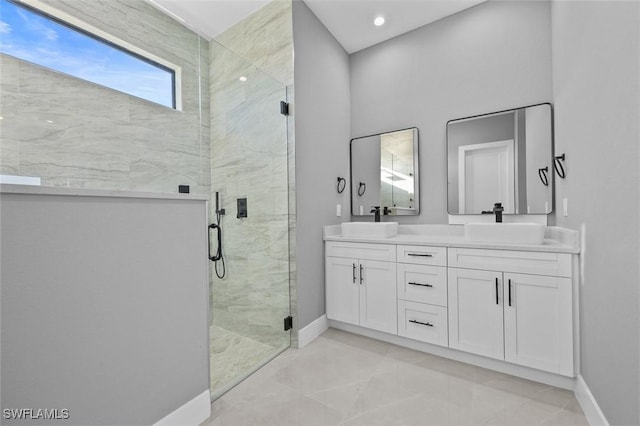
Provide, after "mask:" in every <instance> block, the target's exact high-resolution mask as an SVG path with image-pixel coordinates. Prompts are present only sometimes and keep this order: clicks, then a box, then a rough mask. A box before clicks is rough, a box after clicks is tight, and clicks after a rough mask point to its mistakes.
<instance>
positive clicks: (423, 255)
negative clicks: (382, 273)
mask: <svg viewBox="0 0 640 426" xmlns="http://www.w3.org/2000/svg"><path fill="white" fill-rule="evenodd" d="M407 256H419V257H433V255H432V254H426V253H407Z"/></svg>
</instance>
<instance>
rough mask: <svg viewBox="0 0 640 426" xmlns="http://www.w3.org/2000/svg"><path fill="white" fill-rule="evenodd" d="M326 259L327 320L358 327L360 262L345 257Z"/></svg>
mask: <svg viewBox="0 0 640 426" xmlns="http://www.w3.org/2000/svg"><path fill="white" fill-rule="evenodd" d="M326 259H327V260H326V270H325V273H326V274H325V280H326V286H325V287H326V292H327V294H326V309H327V318H329V319H333V320H337V321H342V322H346V323H349V324H355V325H358V324H359V310H360V307H359V298H360V285H359V283H358V282H359V280H358V261H357V260H356V259H348V258H343V257H327V258H326Z"/></svg>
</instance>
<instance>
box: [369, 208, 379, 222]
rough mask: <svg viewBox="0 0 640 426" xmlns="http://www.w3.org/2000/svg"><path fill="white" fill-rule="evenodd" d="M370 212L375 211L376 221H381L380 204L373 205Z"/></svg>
mask: <svg viewBox="0 0 640 426" xmlns="http://www.w3.org/2000/svg"><path fill="white" fill-rule="evenodd" d="M369 213H374V214H375V216H374V218H373V219H374V220H375V221H376V222H380V206H372V207H371V211H370V212H369Z"/></svg>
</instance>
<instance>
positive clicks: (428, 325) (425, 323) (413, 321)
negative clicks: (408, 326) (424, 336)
mask: <svg viewBox="0 0 640 426" xmlns="http://www.w3.org/2000/svg"><path fill="white" fill-rule="evenodd" d="M409 322H412V323H414V324H420V325H426V326H427V327H433V324H431V323H428V322H421V321H416V320H409Z"/></svg>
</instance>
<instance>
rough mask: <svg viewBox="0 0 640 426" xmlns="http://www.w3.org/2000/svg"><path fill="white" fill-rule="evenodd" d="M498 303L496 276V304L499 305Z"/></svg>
mask: <svg viewBox="0 0 640 426" xmlns="http://www.w3.org/2000/svg"><path fill="white" fill-rule="evenodd" d="M499 304H500V303H499V302H498V279H497V278H496V305H499Z"/></svg>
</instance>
